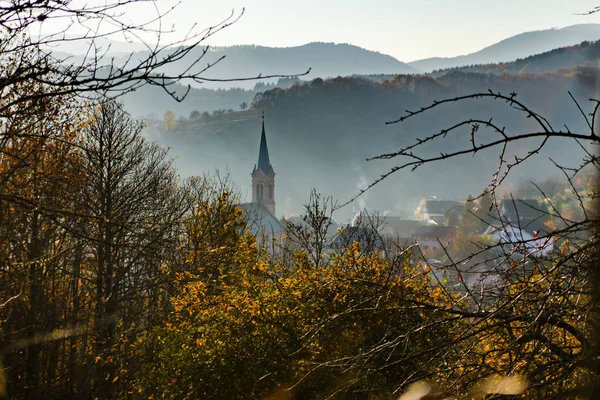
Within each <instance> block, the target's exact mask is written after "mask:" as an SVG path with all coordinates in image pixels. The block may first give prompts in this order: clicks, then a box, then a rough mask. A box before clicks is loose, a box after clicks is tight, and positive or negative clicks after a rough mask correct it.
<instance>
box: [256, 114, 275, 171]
mask: <svg viewBox="0 0 600 400" xmlns="http://www.w3.org/2000/svg"><path fill="white" fill-rule="evenodd" d="M256 170H260V171H262V173H263V174H265V175H268V174H270V173H271V172H275V171H274V170H273V166H272V165H271V160H269V148H268V147H267V135H266V134H265V116H264V115H263V121H262V133H261V135H260V149H259V151H258V164H257V165H255V166H254V170H253V171H252V173H254V172H256Z"/></svg>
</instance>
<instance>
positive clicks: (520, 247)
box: [484, 219, 554, 257]
mask: <svg viewBox="0 0 600 400" xmlns="http://www.w3.org/2000/svg"><path fill="white" fill-rule="evenodd" d="M484 235H489V236H491V237H493V238H494V240H495V241H496V242H497V243H499V244H501V245H505V246H509V248H508V249H506V247H505V246H504V247H503V248H504V249H505V250H506V251H510V252H513V250H516V252H514V253H513V254H518V255H519V256H523V255H533V256H538V257H539V256H545V255H547V254H548V253H550V252H551V251H552V250H554V237H553V236H552V229H550V228H548V226H546V225H545V224H544V223H542V222H541V220H540V219H536V220H533V221H530V222H527V223H525V222H523V223H520V224H515V223H512V222H510V221H507V220H505V219H502V220H501V221H499V222H497V223H495V224H493V225H490V226H489V227H488V229H487V230H486V231H485V233H484Z"/></svg>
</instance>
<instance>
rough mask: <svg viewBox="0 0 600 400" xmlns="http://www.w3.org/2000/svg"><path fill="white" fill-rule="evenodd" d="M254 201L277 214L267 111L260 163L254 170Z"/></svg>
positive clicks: (263, 118) (261, 139)
mask: <svg viewBox="0 0 600 400" xmlns="http://www.w3.org/2000/svg"><path fill="white" fill-rule="evenodd" d="M251 176H252V202H253V203H261V204H263V205H264V206H265V207H266V208H267V210H269V212H270V213H271V214H273V215H275V171H274V170H273V166H272V165H271V161H270V160H269V149H268V147H267V135H266V134H265V113H264V112H263V115H262V132H261V135H260V148H259V150H258V164H256V165H255V166H254V170H253V171H252V174H251Z"/></svg>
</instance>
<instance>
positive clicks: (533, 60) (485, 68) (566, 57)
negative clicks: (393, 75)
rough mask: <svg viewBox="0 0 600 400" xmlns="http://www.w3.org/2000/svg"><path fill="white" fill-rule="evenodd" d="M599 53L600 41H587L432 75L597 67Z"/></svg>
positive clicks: (542, 71)
mask: <svg viewBox="0 0 600 400" xmlns="http://www.w3.org/2000/svg"><path fill="white" fill-rule="evenodd" d="M599 53H600V41H595V42H588V41H585V42H582V43H581V44H578V45H575V46H568V47H561V48H558V49H555V50H552V51H548V52H545V53H541V54H536V55H533V56H530V57H526V58H520V59H517V60H516V61H513V62H506V63H496V64H481V65H469V66H464V67H458V68H456V67H455V68H446V69H441V70H437V71H434V72H432V73H431V75H432V76H441V75H443V74H445V73H447V72H449V71H460V72H476V73H484V74H495V75H500V74H511V75H521V74H541V73H547V72H553V71H556V70H559V69H565V68H566V69H569V68H573V67H574V66H577V65H580V66H588V67H593V68H595V67H596V64H597V61H598V54H599Z"/></svg>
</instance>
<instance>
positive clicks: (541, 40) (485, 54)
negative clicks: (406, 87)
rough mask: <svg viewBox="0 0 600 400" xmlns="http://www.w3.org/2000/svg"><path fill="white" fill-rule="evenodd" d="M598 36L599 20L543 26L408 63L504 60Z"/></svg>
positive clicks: (424, 66)
mask: <svg viewBox="0 0 600 400" xmlns="http://www.w3.org/2000/svg"><path fill="white" fill-rule="evenodd" d="M599 39H600V24H578V25H570V26H567V27H564V28H560V29H555V28H551V29H543V30H538V31H530V32H523V33H520V34H517V35H514V36H511V37H508V38H506V39H503V40H501V41H500V42H497V43H494V44H492V45H490V46H487V47H485V48H483V49H481V50H479V51H476V52H474V53H470V54H465V55H459V56H455V57H432V58H425V59H422V60H416V61H411V62H409V63H408V65H410V66H412V67H413V68H415V69H417V70H419V71H421V72H422V73H430V72H433V71H435V70H440V69H448V68H456V67H463V66H466V65H475V64H490V63H503V62H509V61H514V60H517V59H520V58H525V57H529V56H531V55H535V54H540V53H544V52H547V51H551V50H554V49H556V48H561V47H566V46H571V45H575V44H579V43H581V42H584V41H586V40H587V41H589V40H599Z"/></svg>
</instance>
